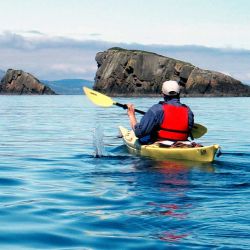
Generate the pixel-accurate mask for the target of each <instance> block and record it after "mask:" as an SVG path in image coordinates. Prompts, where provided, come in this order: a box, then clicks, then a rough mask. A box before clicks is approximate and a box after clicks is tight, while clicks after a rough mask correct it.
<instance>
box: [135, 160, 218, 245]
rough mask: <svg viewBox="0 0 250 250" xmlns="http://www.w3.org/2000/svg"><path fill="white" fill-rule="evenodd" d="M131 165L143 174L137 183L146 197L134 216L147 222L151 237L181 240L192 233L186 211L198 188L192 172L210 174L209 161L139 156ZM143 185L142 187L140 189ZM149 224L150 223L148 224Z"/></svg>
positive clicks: (187, 211)
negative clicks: (166, 159)
mask: <svg viewBox="0 0 250 250" xmlns="http://www.w3.org/2000/svg"><path fill="white" fill-rule="evenodd" d="M134 168H135V169H136V170H137V171H139V172H140V173H141V174H142V176H140V178H138V180H137V185H138V186H139V187H140V189H141V190H142V191H143V192H148V194H149V195H146V196H145V195H144V197H145V198H147V199H149V200H148V201H147V202H146V204H145V205H144V207H143V211H136V214H137V216H144V217H146V219H147V222H148V224H149V220H150V223H151V225H150V227H148V228H150V231H151V232H150V235H151V237H154V238H157V239H160V240H162V241H168V242H173V241H180V240H182V239H184V238H186V237H189V236H191V235H192V230H190V229H189V226H187V225H190V227H192V226H191V225H192V221H190V218H189V214H190V212H191V211H192V210H193V209H194V206H195V202H193V199H192V198H191V197H190V195H189V193H191V191H193V189H195V188H196V187H197V184H194V183H192V180H193V175H194V174H198V175H199V174H200V173H201V174H203V173H205V174H207V173H213V172H214V170H215V169H214V167H213V165H212V164H211V163H197V162H190V161H176V160H168V161H155V160H152V159H141V160H139V161H137V162H136V163H135V165H134ZM142 187H144V188H142ZM148 226H149V225H148Z"/></svg>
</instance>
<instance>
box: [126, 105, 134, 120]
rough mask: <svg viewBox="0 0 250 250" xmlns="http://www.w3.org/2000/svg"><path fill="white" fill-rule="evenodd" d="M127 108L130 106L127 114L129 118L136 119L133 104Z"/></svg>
mask: <svg viewBox="0 0 250 250" xmlns="http://www.w3.org/2000/svg"><path fill="white" fill-rule="evenodd" d="M127 106H128V112H127V113H128V117H134V116H135V107H134V105H133V104H131V103H128V104H127Z"/></svg>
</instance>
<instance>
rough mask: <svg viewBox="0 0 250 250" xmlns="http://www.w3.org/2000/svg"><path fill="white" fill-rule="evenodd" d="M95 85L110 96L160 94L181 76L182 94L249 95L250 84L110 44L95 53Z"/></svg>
mask: <svg viewBox="0 0 250 250" xmlns="http://www.w3.org/2000/svg"><path fill="white" fill-rule="evenodd" d="M95 59H96V62H97V66H98V70H97V72H96V76H95V84H94V89H95V90H97V91H100V92H102V93H105V94H108V95H111V96H158V95H160V94H161V85H162V83H163V82H164V81H166V80H178V81H179V82H180V83H181V85H182V86H183V90H182V96H190V97H191V96H193V97H198V96H250V86H248V85H244V84H243V83H241V82H240V81H238V80H236V79H234V78H232V77H230V76H228V75H225V74H222V73H220V72H216V71H211V70H204V69H200V68H198V67H196V66H194V65H192V64H191V63H188V62H184V61H180V60H176V59H173V58H169V57H165V56H162V55H158V54H155V53H151V52H147V51H140V50H125V49H122V48H111V49H108V50H107V51H104V52H99V53H97V55H96V58H95Z"/></svg>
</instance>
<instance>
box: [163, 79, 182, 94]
mask: <svg viewBox="0 0 250 250" xmlns="http://www.w3.org/2000/svg"><path fill="white" fill-rule="evenodd" d="M180 90H181V88H180V85H179V84H178V82H176V81H166V82H164V83H163V84H162V93H163V94H164V95H169V96H171V95H177V94H179V93H180Z"/></svg>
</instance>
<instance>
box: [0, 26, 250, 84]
mask: <svg viewBox="0 0 250 250" xmlns="http://www.w3.org/2000/svg"><path fill="white" fill-rule="evenodd" d="M99 35H101V34H92V37H96V39H73V38H71V37H62V36H49V35H46V34H44V33H41V32H39V31H36V30H30V31H26V32H25V33H12V32H8V31H6V32H4V33H2V34H0V69H2V70H7V69H8V68H17V69H23V70H25V71H27V72H30V73H31V74H34V75H35V76H36V77H38V78H39V79H44V80H55V79H62V78H86V79H89V80H93V79H94V76H95V72H96V70H97V65H96V62H95V56H96V53H97V52H100V51H104V50H107V49H109V48H111V47H122V48H125V49H139V50H146V51H151V52H154V53H158V54H161V55H164V56H168V57H172V58H176V59H179V60H183V61H187V62H190V63H192V64H194V65H195V66H198V67H201V68H203V69H210V70H215V71H220V72H226V73H227V74H228V75H231V76H232V77H235V78H237V79H239V80H241V81H243V82H247V81H250V75H249V65H250V50H245V49H232V48H210V47H204V46H197V45H183V46H175V45H159V44H157V45H155V44H151V45H144V44H138V43H115V42H109V41H103V40H100V39H99V40H98V39H97V37H98V36H99Z"/></svg>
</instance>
